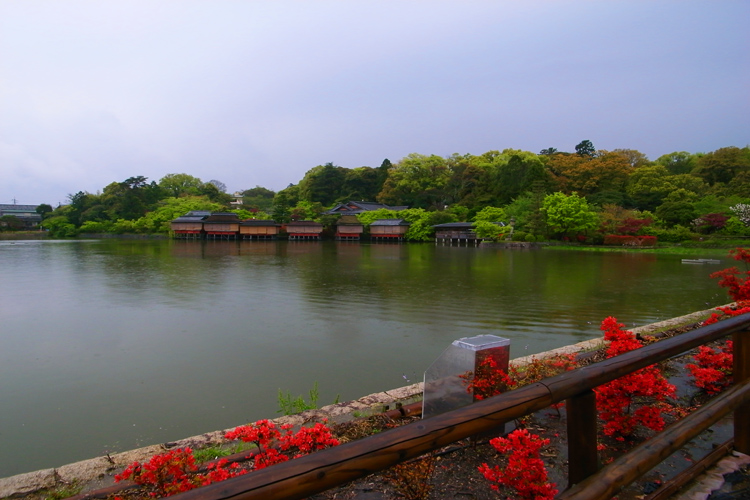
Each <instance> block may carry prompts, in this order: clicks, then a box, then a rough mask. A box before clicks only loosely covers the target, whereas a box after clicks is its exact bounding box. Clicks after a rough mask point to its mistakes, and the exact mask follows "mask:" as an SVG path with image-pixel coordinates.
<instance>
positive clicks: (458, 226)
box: [432, 222, 474, 229]
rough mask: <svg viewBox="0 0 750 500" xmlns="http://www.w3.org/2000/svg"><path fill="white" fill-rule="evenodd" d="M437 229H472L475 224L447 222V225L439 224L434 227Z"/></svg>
mask: <svg viewBox="0 0 750 500" xmlns="http://www.w3.org/2000/svg"><path fill="white" fill-rule="evenodd" d="M432 227H434V228H435V229H471V228H472V227H474V224H472V223H471V222H446V223H445V224H437V225H435V226H432Z"/></svg>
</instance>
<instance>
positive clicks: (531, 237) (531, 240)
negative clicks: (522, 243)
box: [526, 233, 536, 243]
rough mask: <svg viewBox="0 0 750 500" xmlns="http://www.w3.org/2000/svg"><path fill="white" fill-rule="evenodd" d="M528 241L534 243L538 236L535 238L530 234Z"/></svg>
mask: <svg viewBox="0 0 750 500" xmlns="http://www.w3.org/2000/svg"><path fill="white" fill-rule="evenodd" d="M526 241H527V242H529V243H534V242H535V241H536V236H534V235H533V234H531V233H528V234H527V235H526Z"/></svg>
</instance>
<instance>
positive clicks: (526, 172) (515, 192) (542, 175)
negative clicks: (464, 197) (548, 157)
mask: <svg viewBox="0 0 750 500" xmlns="http://www.w3.org/2000/svg"><path fill="white" fill-rule="evenodd" d="M503 155H504V156H505V157H507V161H505V162H502V163H500V164H498V167H497V176H496V178H495V187H496V191H495V200H496V201H497V203H498V204H500V205H507V204H508V203H510V202H511V201H512V200H513V199H514V198H516V197H518V196H519V195H521V194H523V193H525V192H526V191H529V190H530V189H531V186H532V185H533V184H534V182H537V181H542V182H546V181H547V180H548V174H547V170H546V168H545V165H544V163H543V162H542V160H541V159H540V158H539V156H538V155H535V154H534V153H530V152H528V151H512V150H505V151H503Z"/></svg>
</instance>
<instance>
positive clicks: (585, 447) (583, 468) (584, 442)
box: [565, 390, 599, 488]
mask: <svg viewBox="0 0 750 500" xmlns="http://www.w3.org/2000/svg"><path fill="white" fill-rule="evenodd" d="M565 408H566V410H567V413H568V488H570V487H571V486H573V485H574V484H576V483H580V482H581V481H583V480H584V479H586V478H587V477H589V476H591V475H593V474H596V472H597V471H598V470H599V456H598V454H597V450H596V393H595V392H594V391H592V390H587V391H584V392H582V393H581V394H578V395H576V396H573V397H571V398H570V399H568V400H567V401H566V403H565Z"/></svg>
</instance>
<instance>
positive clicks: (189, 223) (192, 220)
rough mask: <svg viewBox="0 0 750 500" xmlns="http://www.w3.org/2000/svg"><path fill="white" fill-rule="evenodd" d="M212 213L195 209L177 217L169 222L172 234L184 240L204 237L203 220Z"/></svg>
mask: <svg viewBox="0 0 750 500" xmlns="http://www.w3.org/2000/svg"><path fill="white" fill-rule="evenodd" d="M210 215H211V212H208V211H202V210H193V211H192V212H188V213H186V214H185V215H182V216H180V217H177V218H176V219H174V220H173V221H172V222H170V224H169V228H170V230H171V231H172V236H173V237H174V238H177V239H184V240H198V239H201V238H203V236H204V233H203V221H204V220H206V219H207V218H208V217H209V216H210Z"/></svg>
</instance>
